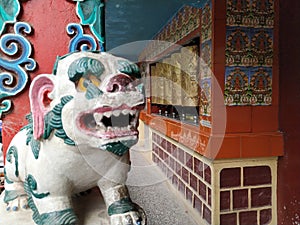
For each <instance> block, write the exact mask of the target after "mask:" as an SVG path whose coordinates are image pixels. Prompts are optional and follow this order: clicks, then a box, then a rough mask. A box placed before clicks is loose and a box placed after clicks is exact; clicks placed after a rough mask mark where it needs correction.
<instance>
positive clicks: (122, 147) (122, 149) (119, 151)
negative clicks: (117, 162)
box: [100, 140, 137, 156]
mask: <svg viewBox="0 0 300 225" xmlns="http://www.w3.org/2000/svg"><path fill="white" fill-rule="evenodd" d="M136 143H137V140H128V141H122V142H121V141H119V142H114V143H109V144H106V145H103V146H101V147H100V148H101V149H103V150H106V151H109V152H112V153H114V154H116V155H118V156H122V155H124V154H126V153H127V152H128V151H129V149H130V147H132V146H133V145H135V144H136Z"/></svg>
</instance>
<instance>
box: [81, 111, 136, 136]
mask: <svg viewBox="0 0 300 225" xmlns="http://www.w3.org/2000/svg"><path fill="white" fill-rule="evenodd" d="M138 118H139V109H138V108H136V107H134V108H129V107H127V106H126V105H123V106H121V107H118V108H110V107H103V108H98V109H96V110H94V111H92V112H88V113H84V114H82V115H81V116H80V119H79V126H80V128H81V129H82V130H84V131H85V132H87V133H88V134H89V135H92V136H96V137H99V138H104V139H114V138H120V137H126V136H136V135H138V131H137V125H138Z"/></svg>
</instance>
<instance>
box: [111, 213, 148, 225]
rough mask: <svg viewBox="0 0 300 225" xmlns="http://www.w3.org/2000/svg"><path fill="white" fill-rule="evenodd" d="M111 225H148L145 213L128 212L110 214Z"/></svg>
mask: <svg viewBox="0 0 300 225" xmlns="http://www.w3.org/2000/svg"><path fill="white" fill-rule="evenodd" d="M110 224H111V225H146V216H145V213H144V212H143V213H141V212H136V211H133V212H127V213H124V214H117V215H112V216H110Z"/></svg>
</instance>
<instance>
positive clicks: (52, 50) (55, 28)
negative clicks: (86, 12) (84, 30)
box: [3, 0, 79, 152]
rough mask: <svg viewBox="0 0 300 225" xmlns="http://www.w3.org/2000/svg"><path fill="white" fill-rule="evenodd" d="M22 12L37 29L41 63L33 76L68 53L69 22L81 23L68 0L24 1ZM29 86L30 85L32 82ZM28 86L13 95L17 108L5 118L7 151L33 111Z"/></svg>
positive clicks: (34, 40) (33, 41) (35, 51)
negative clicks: (30, 105)
mask: <svg viewBox="0 0 300 225" xmlns="http://www.w3.org/2000/svg"><path fill="white" fill-rule="evenodd" d="M21 2H22V12H21V15H20V16H19V18H18V20H19V21H24V22H27V23H29V24H30V25H31V26H32V28H33V30H34V32H33V34H31V35H29V36H28V39H29V41H30V42H31V44H32V46H33V58H34V59H35V60H36V62H37V64H38V67H37V69H36V70H35V71H34V72H33V73H30V80H32V78H33V77H35V76H36V75H38V74H41V73H51V72H52V68H53V64H54V62H55V60H56V57H57V55H64V54H66V53H68V45H69V41H70V37H69V36H68V34H67V32H66V26H67V24H68V23H71V22H75V23H78V22H79V19H78V18H77V16H76V11H75V6H76V5H75V4H74V3H72V2H71V1H67V0H54V1H25V2H24V1H21ZM28 86H29V85H28ZM28 86H27V88H26V90H25V91H23V92H22V93H21V94H19V95H18V96H16V97H15V98H13V99H12V101H13V105H14V107H13V109H12V112H11V113H10V114H8V115H5V117H4V118H3V149H4V152H5V151H6V149H7V146H8V144H9V142H10V140H11V138H12V137H13V136H14V134H15V133H16V132H17V131H18V130H19V129H20V128H21V127H22V126H24V125H26V124H27V121H26V120H25V115H26V114H28V113H29V111H30V110H29V99H28Z"/></svg>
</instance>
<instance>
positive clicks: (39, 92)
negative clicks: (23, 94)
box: [29, 74, 54, 139]
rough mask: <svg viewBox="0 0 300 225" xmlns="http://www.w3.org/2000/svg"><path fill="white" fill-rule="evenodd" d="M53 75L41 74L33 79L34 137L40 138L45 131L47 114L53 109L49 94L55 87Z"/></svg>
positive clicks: (30, 96) (31, 90)
mask: <svg viewBox="0 0 300 225" xmlns="http://www.w3.org/2000/svg"><path fill="white" fill-rule="evenodd" d="M52 79H53V75H49V74H41V75H39V76H37V77H36V78H34V79H33V81H32V83H31V85H30V91H29V100H30V107H31V113H32V120H33V135H34V139H39V138H40V137H41V136H42V135H43V133H44V119H45V115H46V114H47V113H48V112H49V111H50V110H51V109H50V102H51V99H50V98H49V97H48V94H49V93H50V92H52V90H53V88H54V82H53V80H52Z"/></svg>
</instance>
